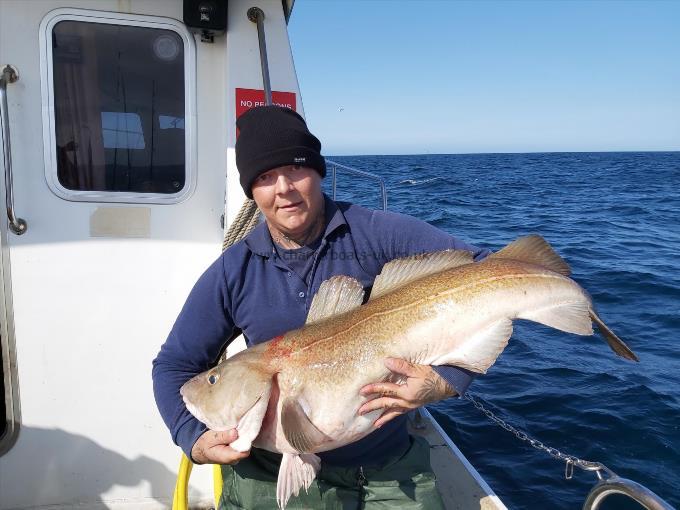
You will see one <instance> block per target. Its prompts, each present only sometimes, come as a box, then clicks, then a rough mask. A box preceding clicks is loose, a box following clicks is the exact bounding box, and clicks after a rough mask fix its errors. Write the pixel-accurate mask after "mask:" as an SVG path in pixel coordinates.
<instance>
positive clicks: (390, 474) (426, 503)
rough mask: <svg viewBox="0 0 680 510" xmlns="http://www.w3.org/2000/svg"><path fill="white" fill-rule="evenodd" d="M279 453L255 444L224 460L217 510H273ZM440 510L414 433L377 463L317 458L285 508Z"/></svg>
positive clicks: (424, 450) (426, 454) (425, 449)
mask: <svg viewBox="0 0 680 510" xmlns="http://www.w3.org/2000/svg"><path fill="white" fill-rule="evenodd" d="M280 459H281V456H280V455H278V454H274V453H270V452H267V451H265V450H259V449H257V448H253V449H252V450H251V453H250V456H249V457H247V458H246V459H243V460H242V461H240V462H239V463H238V464H236V465H235V466H222V476H223V478H224V489H223V492H222V498H221V499H220V506H219V509H220V510H232V509H236V508H244V509H247V510H276V509H278V506H277V504H276V479H277V476H278V470H279V464H280V462H281V460H280ZM392 508H395V509H409V510H426V509H427V510H443V509H444V505H443V503H442V500H441V496H440V495H439V492H437V489H436V487H435V477H434V473H432V468H431V467H430V447H429V444H428V443H427V441H425V440H424V439H422V438H419V437H412V438H411V444H410V446H409V448H408V449H407V450H406V451H405V452H402V453H401V454H399V455H397V456H395V457H394V458H393V459H390V460H389V461H387V463H386V464H385V465H384V466H382V467H380V468H374V467H367V468H341V467H333V466H326V465H324V463H322V464H321V471H320V472H319V475H318V476H317V479H316V480H315V481H314V482H313V483H312V485H311V486H310V488H309V492H308V493H305V490H304V489H301V490H300V494H299V495H298V496H291V498H290V500H289V501H288V504H287V505H286V510H299V509H314V510H322V509H323V510H357V509H365V510H379V509H380V510H387V509H392Z"/></svg>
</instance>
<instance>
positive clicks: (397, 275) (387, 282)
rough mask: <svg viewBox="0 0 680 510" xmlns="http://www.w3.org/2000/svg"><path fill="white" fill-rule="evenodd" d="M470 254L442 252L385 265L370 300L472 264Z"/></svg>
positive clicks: (462, 251)
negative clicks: (418, 281)
mask: <svg viewBox="0 0 680 510" xmlns="http://www.w3.org/2000/svg"><path fill="white" fill-rule="evenodd" d="M473 261H474V259H473V255H472V252H469V251H466V250H443V251H435V252H432V253H423V254H421V255H412V256H410V257H404V258H401V259H395V260H392V261H390V262H388V263H387V264H385V265H384V266H383V268H382V271H380V274H379V275H378V276H377V277H376V279H375V282H374V283H373V290H372V291H371V299H375V298H378V297H380V296H382V295H384V294H387V293H388V292H391V291H393V290H395V289H398V288H399V287H402V286H404V285H407V284H409V283H411V282H413V281H415V280H419V279H420V278H424V277H426V276H429V275H431V274H435V273H439V272H441V271H445V270H447V269H452V268H454V267H458V266H463V265H466V264H472V262H473Z"/></svg>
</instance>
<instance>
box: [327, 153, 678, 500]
mask: <svg viewBox="0 0 680 510" xmlns="http://www.w3.org/2000/svg"><path fill="white" fill-rule="evenodd" d="M328 159H330V160H332V161H337V162H338V163H340V164H342V165H347V166H350V167H353V168H357V169H360V170H363V171H367V172H371V173H374V174H376V175H378V176H380V177H381V178H382V179H384V183H385V187H386V191H387V206H388V210H390V211H396V212H400V213H405V214H409V215H412V216H415V217H417V218H420V219H422V220H424V221H427V222H429V223H431V224H432V225H434V226H436V227H438V228H440V229H442V230H444V231H446V232H448V233H449V234H451V235H454V236H457V237H459V238H461V239H463V240H465V241H468V242H470V243H473V244H475V245H478V246H484V247H488V248H490V249H492V250H499V249H500V248H502V247H503V246H504V245H506V244H507V243H509V242H511V241H512V240H514V239H516V238H517V237H520V236H523V235H527V234H540V235H541V236H543V237H544V238H545V239H547V240H548V241H549V242H550V243H551V245H552V246H553V247H554V248H555V249H556V250H557V252H558V253H559V254H560V255H561V256H562V257H563V258H564V259H565V260H566V261H567V262H568V263H569V265H570V266H571V268H572V272H573V275H572V277H573V278H574V279H575V280H576V281H577V282H578V283H579V284H580V285H582V286H583V287H584V288H585V289H586V290H587V291H588V292H589V293H590V294H591V296H592V298H593V301H594V303H595V305H596V307H597V310H598V312H599V314H600V316H601V317H602V318H603V319H604V321H605V322H606V323H607V324H608V325H609V327H610V328H611V329H612V330H614V331H615V332H616V333H617V334H618V335H619V336H620V337H621V338H622V339H623V340H624V341H625V342H627V344H628V345H629V346H630V347H631V348H632V349H633V350H634V351H635V352H636V354H637V355H638V356H639V358H640V362H639V363H633V362H630V361H627V360H624V359H622V358H619V357H617V356H615V355H614V354H613V353H612V351H610V349H609V347H608V346H607V345H606V344H605V342H604V341H603V340H602V338H601V337H600V336H599V335H598V334H596V335H595V336H592V337H581V336H576V335H571V334H568V333H563V332H560V331H557V330H554V329H551V328H547V327H545V326H541V325H538V324H534V323H530V322H527V321H515V329H514V334H513V336H512V339H511V340H510V343H509V345H508V347H507V348H506V350H505V351H504V352H503V354H502V355H501V356H500V358H499V359H498V360H497V362H496V364H495V365H494V366H492V367H491V369H490V370H489V371H488V373H487V374H486V375H482V376H479V377H477V378H476V380H475V381H474V382H473V384H472V386H471V387H470V392H471V393H472V394H474V395H475V396H478V397H479V398H481V399H483V400H484V402H485V405H486V406H488V408H489V409H490V410H492V411H493V413H495V414H496V415H497V416H499V417H500V418H501V419H503V420H505V421H506V422H507V423H509V424H510V425H512V426H513V427H516V428H518V429H521V430H522V431H524V432H525V433H527V434H529V435H530V436H532V437H534V438H536V439H538V440H540V441H542V442H543V443H544V444H545V445H548V446H552V447H554V448H557V449H558V450H560V451H561V452H563V453H566V454H570V455H574V456H576V457H579V458H582V459H586V460H591V461H598V462H601V463H603V464H604V465H606V466H607V467H608V468H609V469H611V470H612V471H613V472H615V473H616V474H618V475H619V476H621V477H624V478H629V479H631V480H634V481H637V482H638V483H641V484H643V485H645V486H647V487H648V488H649V489H651V490H652V491H654V492H656V493H657V494H658V495H660V496H661V497H663V498H664V499H666V501H667V502H668V503H670V504H671V505H674V506H676V507H678V508H680V395H679V390H680V152H602V153H531V154H436V155H435V154H427V155H409V156H353V157H347V156H345V157H329V158H328ZM329 169H330V166H329ZM330 175H331V172H330V171H329V177H327V178H326V179H325V181H326V184H325V186H326V187H327V188H326V190H327V192H330V191H331V181H332V177H331V176H330ZM336 191H337V196H336V198H337V199H338V200H349V201H353V202H355V203H359V204H362V205H365V206H367V207H373V208H380V207H381V206H382V203H381V200H380V188H379V185H378V184H377V182H376V181H375V180H371V179H368V178H365V177H361V176H357V175H354V174H351V173H348V172H347V171H345V170H342V169H338V170H337V183H336ZM431 411H432V412H433V414H434V415H435V417H436V419H437V420H438V421H439V423H440V424H441V425H442V426H443V428H444V429H445V430H446V432H447V433H448V434H449V435H450V437H451V438H452V439H453V441H454V442H455V443H456V445H457V446H458V447H459V448H460V449H461V451H462V452H463V454H464V455H465V456H466V457H467V458H468V460H469V461H470V462H471V463H472V464H473V465H474V466H475V468H476V469H477V470H478V471H479V473H480V474H481V475H482V477H483V478H484V479H485V480H486V481H487V482H488V484H489V485H490V486H491V487H492V489H493V490H494V491H495V492H496V494H497V495H498V496H499V497H500V498H501V500H502V501H503V502H504V503H505V504H506V506H507V507H508V508H510V509H565V510H567V509H569V510H572V509H578V508H581V507H582V505H583V502H584V500H585V498H586V495H587V494H588V492H589V491H590V489H591V488H592V487H593V486H594V484H595V483H596V482H597V478H596V476H595V474H594V473H592V472H585V471H581V470H579V469H575V471H574V475H573V478H572V479H569V480H567V479H565V463H564V462H562V461H558V460H555V459H553V458H552V457H550V456H548V455H547V454H546V453H544V452H542V451H538V450H536V449H534V448H532V447H531V446H529V445H528V444H527V443H526V442H523V441H520V440H519V439H518V438H517V437H516V436H515V434H513V433H510V432H508V431H506V430H504V429H502V428H501V427H499V426H498V425H496V424H495V423H494V422H492V421H491V420H490V419H489V418H487V417H486V416H485V415H484V414H483V413H482V412H481V411H479V410H478V409H476V408H475V407H474V406H473V405H472V404H471V403H470V402H469V401H468V400H465V399H449V400H446V401H443V402H440V403H438V404H436V405H434V406H432V407H431ZM602 508H605V509H634V508H641V507H640V506H639V505H637V504H633V503H628V502H627V501H626V499H625V498H623V497H621V496H613V497H611V498H609V499H607V500H605V504H603V506H602Z"/></svg>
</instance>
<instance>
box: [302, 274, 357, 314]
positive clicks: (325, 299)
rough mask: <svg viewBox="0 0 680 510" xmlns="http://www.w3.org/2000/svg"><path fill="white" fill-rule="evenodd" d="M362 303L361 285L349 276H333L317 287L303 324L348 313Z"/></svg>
mask: <svg viewBox="0 0 680 510" xmlns="http://www.w3.org/2000/svg"><path fill="white" fill-rule="evenodd" d="M363 301H364V288H363V287H362V286H361V283H359V282H358V281H357V280H355V279H354V278H352V277H350V276H333V277H332V278H329V279H328V280H326V281H324V282H323V283H322V284H321V285H320V286H319V290H318V291H317V293H316V295H315V296H314V299H312V304H311V306H310V307H309V313H308V314H307V322H306V323H305V324H312V323H313V322H318V321H320V320H323V319H327V318H328V317H332V316H333V315H339V314H341V313H344V312H349V311H350V310H353V309H354V308H358V307H359V306H361V303H363Z"/></svg>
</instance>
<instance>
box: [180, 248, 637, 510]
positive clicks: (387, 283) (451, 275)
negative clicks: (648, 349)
mask: <svg viewBox="0 0 680 510" xmlns="http://www.w3.org/2000/svg"><path fill="white" fill-rule="evenodd" d="M569 274H570V270H569V266H568V265H567V264H566V263H565V262H564V261H563V260H562V259H561V258H560V257H559V255H557V254H556V253H555V252H554V251H553V250H552V248H551V247H550V245H549V244H548V243H547V242H546V241H545V240H544V239H543V238H541V237H539V236H528V237H524V238H520V239H518V240H517V241H515V242H513V243H511V244H509V245H508V246H506V247H505V248H503V249H502V250H500V251H499V252H497V253H495V254H493V255H490V256H489V257H487V258H486V259H485V260H483V261H481V262H473V259H472V254H471V253H470V252H467V251H460V250H447V251H441V252H434V253H428V254H424V255H417V256H413V257H407V258H403V259H397V260H394V261H392V262H390V263H388V264H386V265H385V266H384V268H383V270H382V272H381V274H380V275H379V276H378V277H377V278H376V280H375V283H374V286H373V290H372V292H371V297H370V300H369V301H368V302H367V303H366V304H365V305H363V306H362V300H363V294H364V292H363V289H362V287H361V285H360V284H359V282H357V281H356V280H354V279H353V278H349V277H345V276H336V277H333V278H331V279H329V280H327V281H325V282H324V283H323V284H322V285H321V287H320V288H319V292H318V293H317V294H316V296H315V297H314V300H313V302H312V305H311V308H310V311H309V315H308V318H307V322H306V324H305V325H304V327H302V328H300V329H296V330H293V331H290V332H288V333H286V334H285V335H282V336H279V337H276V338H274V339H272V340H270V341H268V342H265V343H262V344H259V345H256V346H254V347H252V348H250V349H247V350H245V351H242V352H240V353H238V354H236V355H235V356H233V357H232V358H229V359H228V360H226V361H224V362H222V363H220V364H219V365H218V366H216V367H215V368H213V369H211V370H208V371H206V372H204V373H202V374H200V375H197V376H196V377H194V378H193V379H191V380H190V381H188V382H187V383H186V384H185V385H184V386H182V389H181V394H182V397H183V399H184V402H185V404H186V406H187V408H188V409H189V411H190V412H191V413H192V414H193V415H194V416H195V417H196V418H198V419H199V420H200V421H202V422H203V423H205V424H206V425H207V426H208V427H209V428H210V429H212V430H229V429H232V428H236V429H237V430H238V439H237V440H236V441H235V442H234V443H232V444H231V446H232V448H234V449H236V450H238V451H247V450H249V449H250V447H251V445H254V446H256V447H259V448H264V449H266V450H269V451H273V452H280V453H282V454H283V460H282V462H281V467H280V470H279V476H278V482H277V500H278V503H279V506H280V507H282V508H283V507H285V505H286V502H287V501H288V499H289V498H290V497H291V495H297V494H298V493H299V490H300V488H301V487H304V488H305V489H307V488H308V487H309V485H310V484H311V483H312V481H313V480H314V478H315V477H316V474H317V472H318V470H319V467H320V460H319V457H318V456H317V455H315V453H318V452H323V451H326V450H331V449H334V448H338V447H340V446H343V445H346V444H349V443H352V442H354V441H357V440H358V439H361V438H362V437H364V436H366V435H368V434H369V433H370V432H372V431H373V423H374V422H375V420H376V419H377V418H378V417H379V416H380V414H382V410H377V411H373V412H371V413H368V414H366V415H364V416H357V410H358V409H359V407H360V406H361V405H362V404H363V403H364V402H365V401H366V400H367V399H366V397H364V396H361V395H360V394H359V390H360V388H362V387H363V386H364V385H366V384H369V383H373V382H376V381H380V380H387V379H389V378H390V376H391V373H390V372H389V370H388V369H387V368H386V367H385V365H384V360H385V358H387V357H395V358H404V359H406V360H409V361H410V362H412V363H419V364H425V365H454V366H457V367H463V368H466V369H468V370H472V371H473V372H477V373H480V374H483V373H485V372H486V371H487V370H488V369H489V367H490V366H491V365H493V363H494V362H495V361H496V358H498V356H499V354H500V353H501V352H502V351H503V349H504V348H505V346H506V345H507V344H508V340H509V339H510V336H511V335H512V321H513V320H514V319H527V320H530V321H534V322H538V323H541V324H545V325H546V326H551V327H553V328H556V329H559V330H561V331H567V332H569V333H575V334H577V335H592V334H593V328H592V323H593V322H594V323H595V324H597V326H598V327H599V329H600V332H601V333H602V335H603V336H604V338H605V340H606V341H607V343H608V344H609V346H610V347H611V348H612V350H613V351H614V352H615V353H616V354H618V355H619V356H623V357H624V358H628V359H631V360H635V361H637V357H636V356H635V354H634V353H633V352H632V351H631V350H630V349H629V348H628V346H626V344H624V343H623V342H622V341H621V340H620V339H619V338H618V337H617V336H616V335H615V334H614V333H613V332H612V331H611V330H610V329H609V328H608V327H607V326H606V325H605V324H604V323H603V322H602V321H601V320H600V318H599V317H598V316H597V314H596V313H595V311H594V309H593V304H592V302H591V299H590V297H589V296H588V294H587V293H586V292H585V291H584V290H583V289H582V288H581V287H580V286H579V285H578V284H577V283H576V282H574V281H573V280H571V279H570V278H568V276H569Z"/></svg>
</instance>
